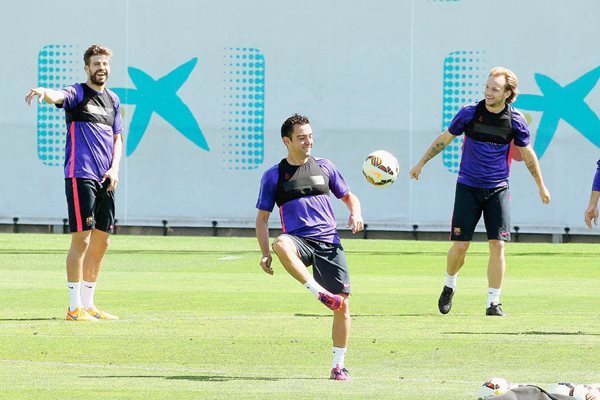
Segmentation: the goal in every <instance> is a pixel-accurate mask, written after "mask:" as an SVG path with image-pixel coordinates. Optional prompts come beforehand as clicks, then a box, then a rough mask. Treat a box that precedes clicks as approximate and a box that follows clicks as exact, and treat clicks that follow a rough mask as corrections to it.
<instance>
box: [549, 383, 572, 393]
mask: <svg viewBox="0 0 600 400" xmlns="http://www.w3.org/2000/svg"><path fill="white" fill-rule="evenodd" d="M546 390H547V391H548V393H552V394H564V395H565V396H573V392H574V391H575V385H574V384H572V383H570V382H559V383H554V384H552V385H550V386H548V389H546Z"/></svg>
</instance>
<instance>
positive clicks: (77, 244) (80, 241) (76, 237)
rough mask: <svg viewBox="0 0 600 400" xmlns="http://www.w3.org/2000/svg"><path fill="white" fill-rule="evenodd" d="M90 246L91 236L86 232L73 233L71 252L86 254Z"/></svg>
mask: <svg viewBox="0 0 600 400" xmlns="http://www.w3.org/2000/svg"><path fill="white" fill-rule="evenodd" d="M89 245H90V236H89V235H88V234H86V232H77V233H73V235H72V237H71V250H74V251H77V252H79V253H85V251H86V250H87V248H88V246H89Z"/></svg>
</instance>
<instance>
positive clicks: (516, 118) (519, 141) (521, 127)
mask: <svg viewBox="0 0 600 400" xmlns="http://www.w3.org/2000/svg"><path fill="white" fill-rule="evenodd" d="M512 126H513V130H514V131H515V138H514V142H515V146H519V147H525V146H527V145H528V144H529V137H530V133H529V126H528V125H527V120H526V119H525V116H524V115H523V114H521V113H520V112H519V111H517V110H515V109H513V111H512Z"/></svg>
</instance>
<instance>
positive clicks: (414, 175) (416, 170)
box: [408, 163, 423, 181]
mask: <svg viewBox="0 0 600 400" xmlns="http://www.w3.org/2000/svg"><path fill="white" fill-rule="evenodd" d="M421 171H423V164H421V163H418V164H417V165H415V166H414V167H413V168H412V169H411V170H410V172H409V173H408V175H409V177H410V179H414V180H416V181H418V180H419V175H421Z"/></svg>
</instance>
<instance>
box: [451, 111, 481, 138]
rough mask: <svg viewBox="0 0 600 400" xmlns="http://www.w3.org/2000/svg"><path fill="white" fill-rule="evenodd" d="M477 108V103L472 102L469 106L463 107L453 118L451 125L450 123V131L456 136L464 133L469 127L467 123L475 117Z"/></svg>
mask: <svg viewBox="0 0 600 400" xmlns="http://www.w3.org/2000/svg"><path fill="white" fill-rule="evenodd" d="M476 109H477V104H471V105H468V106H464V107H462V108H461V109H460V110H459V111H458V112H457V113H456V115H455V116H454V118H452V121H451V122H450V125H448V132H450V133H451V134H453V135H454V136H459V135H462V134H463V133H464V131H465V129H467V125H468V124H469V122H471V120H472V119H473V116H474V115H475V110H476Z"/></svg>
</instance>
